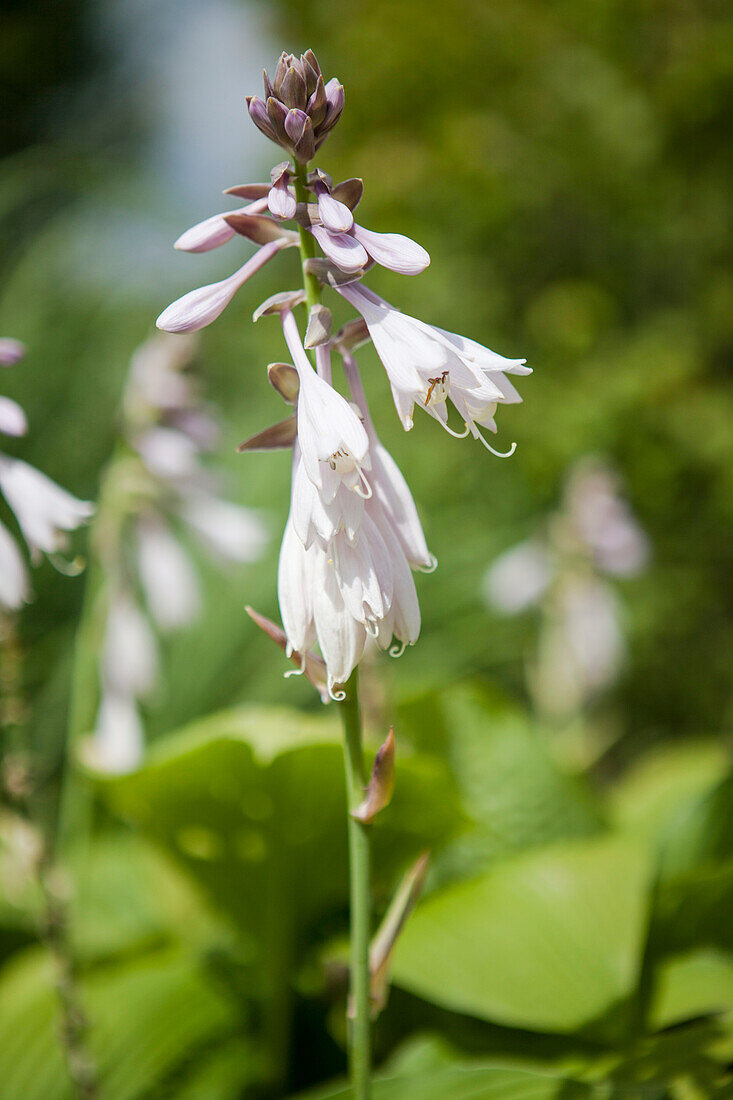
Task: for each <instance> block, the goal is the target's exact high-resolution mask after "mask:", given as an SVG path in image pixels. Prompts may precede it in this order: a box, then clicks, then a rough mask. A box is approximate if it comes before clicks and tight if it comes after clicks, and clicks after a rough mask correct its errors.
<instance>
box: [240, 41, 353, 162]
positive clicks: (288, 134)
mask: <svg viewBox="0 0 733 1100" xmlns="http://www.w3.org/2000/svg"><path fill="white" fill-rule="evenodd" d="M264 84H265V98H264V99H261V98H260V97H259V96H248V98H247V108H248V110H249V113H250V117H251V118H252V121H253V122H254V124H255V125H256V126H257V127H258V129H259V130H261V131H262V133H263V134H264V135H265V136H266V137H268V138H269V139H270V140H271V141H274V142H276V143H277V144H278V145H280V146H281V147H282V148H283V149H285V150H286V152H288V153H289V154H290V155H291V156H293V157H295V159H296V160H298V161H300V163H301V164H306V163H307V162H308V161H309V160H310V159H311V158H312V157H313V155H314V154H315V151H316V149H318V148H319V147H320V146H321V145H322V144H323V142H324V141H325V139H326V137H327V135H328V134H329V132H330V131H331V130H332V129H333V127H334V126H335V125H336V123H337V122H338V119H339V116H340V115H341V111H342V110H343V105H344V89H343V87H342V85H341V84H340V83H339V81H338V80H336V79H332V80H329V81H328V83H327V84H326V83H324V80H323V76H322V75H321V70H320V66H319V64H318V61H317V60H316V57H315V54H314V53H313V51H312V50H307V51H306V52H305V53H304V54H301V56H300V57H296V56H295V54H288V53H283V54H282V55H281V57H280V60H279V61H278V63H277V67H276V69H275V74H274V76H273V78H272V80H270V78H269V77H268V75H267V73H264Z"/></svg>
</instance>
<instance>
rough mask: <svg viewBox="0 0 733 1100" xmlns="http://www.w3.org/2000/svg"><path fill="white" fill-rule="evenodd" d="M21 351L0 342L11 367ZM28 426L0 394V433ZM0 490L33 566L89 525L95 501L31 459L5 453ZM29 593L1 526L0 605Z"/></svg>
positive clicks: (2, 359) (12, 605) (14, 547)
mask: <svg viewBox="0 0 733 1100" xmlns="http://www.w3.org/2000/svg"><path fill="white" fill-rule="evenodd" d="M23 355H24V348H23V345H22V344H21V343H20V342H19V341H17V340H10V339H3V340H0V365H2V366H13V365H14V364H15V363H17V362H18V361H19V360H20V359H22V357H23ZM27 428H28V424H27V420H26V416H25V413H24V412H23V409H22V408H21V407H20V405H18V404H17V402H15V401H12V400H11V399H10V398H9V397H5V396H0V433H1V434H3V435H9V436H22V435H25V433H26V431H27ZM0 492H1V493H2V495H3V496H4V497H5V500H6V501H7V503H8V505H9V507H10V510H11V512H12V513H13V515H14V516H15V519H16V520H17V523H18V527H19V528H20V531H21V534H22V535H23V538H24V539H25V541H26V543H27V545H28V549H29V551H30V558H31V561H32V562H33V564H34V565H35V564H37V563H38V562H39V561H40V560H41V556H42V555H43V554H48V555H51V556H52V555H54V554H57V553H59V552H60V551H64V550H66V549H67V547H68V535H69V532H71V531H74V530H76V528H77V527H81V526H82V525H83V524H84V523H86V522H87V520H88V519H89V518H90V516H91V515H92V513H93V511H94V505H93V504H90V503H89V502H88V501H85V500H78V499H77V498H76V497H75V496H72V495H71V493H67V492H66V490H65V489H62V488H61V486H60V485H57V484H56V482H55V481H51V479H50V478H49V477H46V475H45V474H42V473H41V472H40V471H39V470H36V469H35V468H34V467H33V466H29V465H28V463H27V462H23V461H22V460H21V459H19V458H11V457H10V456H9V455H4V454H2V453H1V452H0ZM30 596H31V591H30V584H29V580H28V570H27V568H26V564H25V561H24V558H23V555H22V553H21V551H20V549H19V547H18V544H17V543H16V541H15V539H14V538H13V536H12V535H11V533H10V531H9V530H8V529H7V527H5V526H4V525H3V524H0V608H2V607H5V608H7V609H9V610H11V611H17V610H18V608H20V607H22V605H23V604H24V603H27V602H28V600H29V599H30Z"/></svg>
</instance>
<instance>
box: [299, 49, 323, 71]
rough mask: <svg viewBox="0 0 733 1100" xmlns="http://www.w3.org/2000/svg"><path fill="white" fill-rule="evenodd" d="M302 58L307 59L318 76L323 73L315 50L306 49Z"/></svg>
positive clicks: (302, 59)
mask: <svg viewBox="0 0 733 1100" xmlns="http://www.w3.org/2000/svg"><path fill="white" fill-rule="evenodd" d="M300 59H301V61H307V62H308V64H309V65H310V67H311V68H312V69H313V72H314V73H315V74H316V75H317V76H320V75H321V66H320V65H319V64H318V60H317V58H316V55H315V54H314V53H313V50H306V51H305V53H304V54H301V56H300Z"/></svg>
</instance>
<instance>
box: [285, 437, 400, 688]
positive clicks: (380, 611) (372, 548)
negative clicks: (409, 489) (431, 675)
mask: <svg viewBox="0 0 733 1100" xmlns="http://www.w3.org/2000/svg"><path fill="white" fill-rule="evenodd" d="M301 466H302V457H301V455H300V451H299V447H298V444H296V445H295V449H294V454H293V481H292V494H291V511H290V515H289V517H288V522H287V524H286V528H285V534H284V536H283V543H282V546H281V549H280V561H279V565H278V598H279V601H280V613H281V615H282V620H283V627H284V629H285V634H286V636H287V640H288V655H290V654H291V653H293V652H297V653H300V654H305V653H307V651H308V650H309V649H310V648H311V646H312V645H313V644H314V642H315V641H317V642H318V645H319V648H320V650H321V653H322V654H323V659H324V661H325V662H326V669H327V681H328V690H329V694H330V695H331V697H332V698H339V694H338V690H337V688H336V685H338V684H342V683H345V682H346V680H348V678H349V676H350V675H351V673H352V672H353V670H354V668H355V666H356V664H357V663H358V661H359V660H360V658H361V655H362V653H363V650H364V645H365V643H366V641H367V638H368V637H371V638H373V639H374V641H375V643H376V644H377V645H378V646H379V647H380V648H381V649H387V648H389V647H390V646H391V645H392V642H393V638H397V640H398V642H399V645H400V649H399V650H398V651H395V652H401V649H402V648H404V646H406V645H412V644H414V642H415V641H416V640H417V637H418V634H419V632H420V610H419V606H418V602H417V593H416V591H415V585H414V581H413V579H412V574H411V572H410V567H409V564H408V562H407V558H406V557H405V554H404V551H403V549H402V547H401V545H400V543H399V541H398V539H397V537H396V535H395V533H394V531H393V529H392V525H391V523H390V522H389V520H388V518H387V516H386V514H385V513H384V512H383V510H382V508H381V506H380V505H379V504H378V503H377V502H376V501H374V500H373V499H370V500H368V501H366V504H365V514H364V516H363V517H362V521H361V524H360V526H359V530H358V533H357V535H356V537H355V539H354V541H353V542H352V541H350V540H349V538H348V536H347V533H346V532H345V531H340V532H339V533H338V534H336V535H335V536H333V537H332V538H331V540H330V541H329V542H328V543H327V544H325V545H324V544H323V542H321V541H319V540H318V539H315V540H313V541H312V542H311V543H310V544H309V545H308V546H307V547H306V546H305V545H304V543H303V541H302V540H301V538H300V536H299V534H298V531H297V529H296V525H295V523H294V520H293V514H294V512H295V510H296V508H297V495H298V487H299V485H301V484H302V478H301V474H300V467H301Z"/></svg>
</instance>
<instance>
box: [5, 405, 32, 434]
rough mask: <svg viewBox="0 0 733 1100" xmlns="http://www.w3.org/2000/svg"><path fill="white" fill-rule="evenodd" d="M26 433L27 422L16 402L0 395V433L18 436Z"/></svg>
mask: <svg viewBox="0 0 733 1100" xmlns="http://www.w3.org/2000/svg"><path fill="white" fill-rule="evenodd" d="M27 431H28V421H27V419H26V415H25V413H24V412H23V410H22V409H21V407H20V405H19V404H18V402H17V401H13V400H11V398H9V397H4V396H2V395H0V432H3V434H4V435H15V436H20V435H25V433H26V432H27Z"/></svg>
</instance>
